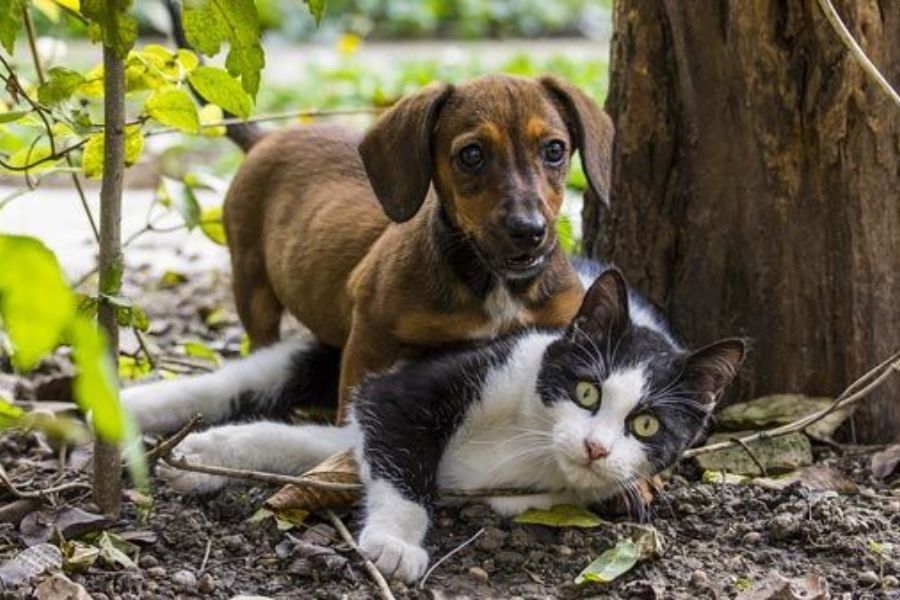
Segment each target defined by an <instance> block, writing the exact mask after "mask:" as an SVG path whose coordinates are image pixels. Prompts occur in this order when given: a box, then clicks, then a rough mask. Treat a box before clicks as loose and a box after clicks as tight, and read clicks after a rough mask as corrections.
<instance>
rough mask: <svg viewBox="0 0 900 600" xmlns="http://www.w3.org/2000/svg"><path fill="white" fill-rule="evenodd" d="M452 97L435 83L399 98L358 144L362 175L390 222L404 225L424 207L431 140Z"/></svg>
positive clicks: (443, 86) (445, 85) (451, 89)
mask: <svg viewBox="0 0 900 600" xmlns="http://www.w3.org/2000/svg"><path fill="white" fill-rule="evenodd" d="M452 91H453V87H452V86H450V85H448V84H446V83H433V84H431V85H428V86H426V87H425V88H423V89H422V90H420V91H418V92H416V93H415V94H412V95H410V96H407V97H405V98H402V99H401V100H400V101H399V102H398V103H397V104H395V105H394V106H393V107H392V108H391V109H390V110H388V111H387V112H386V113H385V114H384V115H383V116H382V117H381V118H380V119H379V120H378V122H377V123H375V125H374V126H373V127H372V129H370V130H369V132H368V133H367V134H366V136H365V137H364V138H363V140H362V142H361V143H360V144H359V154H360V156H361V157H362V161H363V165H365V167H366V174H367V175H368V176H369V181H371V183H372V188H373V189H374V190H375V195H376V196H378V201H379V202H381V206H382V207H383V208H384V212H385V213H386V214H387V216H388V217H390V218H391V220H392V221H395V222H397V223H402V222H404V221H408V220H409V219H411V218H412V217H413V215H415V214H416V213H417V212H418V211H419V207H421V206H422V202H424V201H425V196H426V195H427V194H428V186H429V185H430V184H431V171H432V156H431V137H432V133H433V132H434V126H435V124H436V123H437V118H438V114H439V113H440V111H441V107H442V106H443V104H444V102H446V100H447V98H448V97H449V96H450V94H451V93H452Z"/></svg>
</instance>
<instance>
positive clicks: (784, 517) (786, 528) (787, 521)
mask: <svg viewBox="0 0 900 600" xmlns="http://www.w3.org/2000/svg"><path fill="white" fill-rule="evenodd" d="M798 531H800V520H799V519H798V518H797V517H795V516H794V515H791V514H786V513H783V514H780V515H778V516H776V517H775V518H774V519H772V520H771V521H770V522H769V534H770V535H771V536H772V538H773V539H776V540H786V539H788V538H790V537H793V536H794V535H796V534H797V532H798Z"/></svg>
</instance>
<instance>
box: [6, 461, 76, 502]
mask: <svg viewBox="0 0 900 600" xmlns="http://www.w3.org/2000/svg"><path fill="white" fill-rule="evenodd" d="M0 483H2V484H3V485H4V486H5V487H6V489H8V490H9V492H10V493H11V494H12V495H13V496H15V497H16V498H18V499H20V500H33V499H42V498H46V497H47V496H49V495H51V494H58V493H60V492H65V491H67V490H74V489H91V486H90V485H88V484H87V483H84V482H83V481H70V482H69V483H63V484H61V485H56V486H53V487H48V488H44V489H42V490H20V489H19V488H17V487H16V486H15V485H14V484H13V482H12V481H11V480H10V479H9V475H7V474H6V469H4V468H3V465H0Z"/></svg>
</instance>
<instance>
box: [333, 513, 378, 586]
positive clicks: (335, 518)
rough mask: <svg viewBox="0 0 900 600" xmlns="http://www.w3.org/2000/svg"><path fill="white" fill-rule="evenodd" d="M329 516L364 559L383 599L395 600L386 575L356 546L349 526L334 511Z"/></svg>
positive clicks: (364, 563) (343, 536) (349, 543)
mask: <svg viewBox="0 0 900 600" xmlns="http://www.w3.org/2000/svg"><path fill="white" fill-rule="evenodd" d="M326 514H327V515H328V520H329V521H331V524H332V525H333V526H334V528H335V529H337V530H338V533H340V534H341V537H342V538H344V541H345V542H347V544H348V545H349V546H350V547H351V548H353V550H354V552H356V553H357V554H358V555H359V556H360V558H362V559H363V565H364V566H365V567H366V571H368V572H369V575H371V576H372V579H373V580H374V581H375V583H376V585H378V590H379V591H380V592H381V597H382V598H384V600H394V594H393V593H392V592H391V588H390V586H389V585H388V582H387V580H385V578H384V575H382V574H381V571H379V570H378V567H376V566H375V565H374V564H372V561H371V560H369V559H368V558H367V557H366V555H365V554H363V552H362V550H360V548H359V546H357V545H356V541H355V540H354V539H353V536H352V535H350V531H349V530H348V529H347V526H346V525H344V523H343V521H341V520H340V519H339V518H338V516H337V515H336V514H334V511H330V510H329V511H328V512H327V513H326Z"/></svg>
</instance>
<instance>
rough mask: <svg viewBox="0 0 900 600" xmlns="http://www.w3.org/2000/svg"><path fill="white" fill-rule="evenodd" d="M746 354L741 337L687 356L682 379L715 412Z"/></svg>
mask: <svg viewBox="0 0 900 600" xmlns="http://www.w3.org/2000/svg"><path fill="white" fill-rule="evenodd" d="M746 353H747V346H746V344H745V343H744V340H742V339H739V338H729V339H725V340H721V341H718V342H716V343H714V344H710V345H709V346H705V347H703V348H700V349H699V350H697V351H695V352H693V353H692V354H691V355H690V356H689V357H688V359H687V364H686V365H685V368H684V374H683V375H682V378H683V379H684V381H685V382H686V383H687V385H688V386H689V387H690V388H691V389H692V390H693V391H695V392H697V393H698V394H700V398H701V400H702V401H703V402H704V404H706V406H707V409H708V410H712V409H713V407H714V406H715V404H716V402H717V401H718V400H719V398H720V397H721V396H722V392H724V391H725V388H726V387H728V384H730V383H731V382H732V380H733V379H734V377H735V375H737V372H738V369H739V368H740V366H741V363H742V362H744V355H745V354H746Z"/></svg>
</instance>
